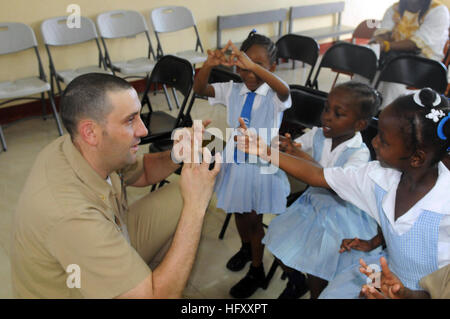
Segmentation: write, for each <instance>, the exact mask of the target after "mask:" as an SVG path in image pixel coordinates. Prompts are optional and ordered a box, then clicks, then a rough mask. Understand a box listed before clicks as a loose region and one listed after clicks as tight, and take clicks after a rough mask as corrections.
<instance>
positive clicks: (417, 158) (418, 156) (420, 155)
mask: <svg viewBox="0 0 450 319" xmlns="http://www.w3.org/2000/svg"><path fill="white" fill-rule="evenodd" d="M426 161H427V154H426V153H425V152H424V151H423V150H421V149H418V150H416V151H415V152H414V154H413V155H411V157H410V160H409V163H410V165H411V167H414V168H419V167H422V166H423V165H424V164H425V162H426Z"/></svg>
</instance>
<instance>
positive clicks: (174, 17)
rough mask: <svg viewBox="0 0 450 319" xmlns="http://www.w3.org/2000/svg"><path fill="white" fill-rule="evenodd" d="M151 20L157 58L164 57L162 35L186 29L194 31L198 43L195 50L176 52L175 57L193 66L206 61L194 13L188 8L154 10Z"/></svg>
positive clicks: (174, 7) (170, 7)
mask: <svg viewBox="0 0 450 319" xmlns="http://www.w3.org/2000/svg"><path fill="white" fill-rule="evenodd" d="M150 20H151V21H152V24H153V30H154V32H155V36H156V40H157V41H158V47H157V49H156V52H157V56H158V58H160V57H161V56H163V55H164V52H163V48H162V45H161V37H160V34H161V33H172V32H177V31H181V30H186V29H191V28H193V29H194V32H195V36H196V41H195V50H187V51H180V52H176V53H175V54H174V55H175V56H179V57H180V58H183V59H186V60H188V61H189V62H191V63H192V64H197V63H202V62H204V61H206V59H207V57H208V56H207V55H206V54H205V53H203V46H202V43H201V41H200V36H199V33H198V30H197V25H196V24H195V19H194V16H193V15H192V12H191V11H190V10H189V9H188V8H186V7H179V6H166V7H160V8H156V9H153V10H152V11H151V13H150Z"/></svg>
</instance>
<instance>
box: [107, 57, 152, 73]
mask: <svg viewBox="0 0 450 319" xmlns="http://www.w3.org/2000/svg"><path fill="white" fill-rule="evenodd" d="M155 64H156V62H155V61H153V60H150V59H148V58H137V59H133V60H128V61H119V62H113V67H115V68H117V69H118V70H119V72H120V73H122V74H126V75H129V74H138V73H150V72H151V71H152V70H153V68H154V67H155Z"/></svg>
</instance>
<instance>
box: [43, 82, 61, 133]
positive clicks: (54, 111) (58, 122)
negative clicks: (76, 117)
mask: <svg viewBox="0 0 450 319" xmlns="http://www.w3.org/2000/svg"><path fill="white" fill-rule="evenodd" d="M47 93H48V98H49V99H50V104H51V106H52V111H53V116H54V117H55V121H56V126H57V127H58V133H59V135H61V136H62V135H63V134H64V132H63V130H62V126H61V121H60V120H59V114H58V111H57V110H56V105H55V100H54V99H53V95H52V93H51V92H50V91H49V92H47Z"/></svg>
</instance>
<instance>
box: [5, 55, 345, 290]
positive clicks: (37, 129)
mask: <svg viewBox="0 0 450 319" xmlns="http://www.w3.org/2000/svg"><path fill="white" fill-rule="evenodd" d="M290 67H291V64H284V65H281V66H280V67H279V68H278V71H277V72H276V73H277V74H278V75H279V76H280V77H281V78H282V79H284V80H285V81H286V82H287V83H292V84H299V83H300V84H303V83H304V81H305V80H304V77H305V76H306V75H307V72H306V71H305V70H304V69H303V68H301V66H300V63H297V67H296V69H295V70H291V69H290ZM333 79H334V75H331V73H330V72H326V70H325V71H324V72H321V76H320V77H319V83H320V89H321V90H324V91H328V90H329V88H330V87H331V83H332V80H333ZM346 79H348V78H347V77H345V76H341V77H340V81H339V82H341V81H345V80H346ZM151 99H152V102H153V104H154V108H155V109H162V110H168V108H167V106H166V104H165V103H159V104H160V106H158V105H157V104H158V101H162V102H164V99H163V95H162V94H157V95H156V96H152V97H151ZM192 117H193V119H208V118H209V119H211V120H212V124H211V125H210V127H217V128H220V129H221V130H222V131H223V132H225V128H226V122H225V119H226V111H225V108H224V107H221V106H215V107H212V106H210V105H209V104H208V103H207V102H206V101H204V100H197V102H196V104H195V106H194V107H193V110H192ZM3 130H4V134H5V137H6V141H7V143H8V151H7V152H0V298H12V292H11V280H10V262H9V244H10V230H11V222H12V215H13V213H14V210H15V207H16V204H17V201H18V198H19V195H20V192H21V189H22V187H23V185H24V182H25V179H26V177H27V176H28V173H29V171H30V168H31V166H32V164H33V162H34V159H35V157H36V155H37V154H38V153H39V151H40V150H41V149H42V148H43V147H44V146H45V145H47V144H48V143H49V142H51V141H52V140H54V139H55V138H57V137H58V134H57V130H56V126H55V122H54V120H53V118H48V119H47V120H45V121H43V120H42V118H31V119H25V120H22V121H18V122H15V123H12V124H9V125H6V126H4V127H3ZM146 151H148V146H141V148H140V152H146ZM170 179H171V180H175V179H177V177H176V176H174V175H173V176H171V177H170ZM129 192H130V201H133V200H136V198H138V197H139V196H141V195H142V194H145V193H147V192H148V189H130V191H129ZM272 217H273V216H268V215H267V216H265V217H264V221H265V223H266V224H268V223H269V222H270V220H271V218H272ZM224 219H225V213H224V212H223V211H221V210H219V209H216V208H215V197H213V199H212V201H211V205H210V207H209V209H208V213H207V215H206V220H205V224H204V228H203V232H202V239H201V243H200V246H199V250H198V254H197V259H196V263H195V265H194V268H193V270H192V274H191V276H190V279H189V283H188V286H187V287H186V289H185V292H184V295H185V296H186V297H187V298H230V296H229V294H228V291H229V289H230V287H231V286H232V285H234V284H235V283H236V282H237V281H238V280H240V279H241V278H242V277H243V276H244V275H245V273H246V271H247V268H246V269H244V270H242V271H240V272H237V273H233V272H231V271H229V270H227V269H226V267H225V264H226V262H227V260H228V259H229V258H230V256H232V255H233V254H234V253H235V252H236V251H237V249H238V248H239V247H240V240H239V236H238V233H237V230H236V226H235V223H234V220H233V219H232V220H231V222H230V224H229V226H228V229H227V232H226V234H225V238H224V239H223V240H220V239H218V235H219V231H220V229H221V227H222V224H223V221H224ZM211 257H213V258H211ZM272 261H273V257H272V255H271V254H270V253H269V252H268V251H267V250H266V251H265V254H264V265H265V269H266V271H268V269H269V267H270V265H271V264H272ZM280 276H281V270H280V268H278V270H277V272H276V273H275V276H274V277H273V279H272V281H271V283H270V285H269V287H268V289H267V290H263V289H258V291H257V292H256V293H255V294H254V295H253V296H252V298H277V297H278V295H279V294H280V292H281V291H282V290H283V288H284V286H285V281H282V280H281V279H280ZM308 297H309V294H307V295H305V296H304V297H303V298H308Z"/></svg>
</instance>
